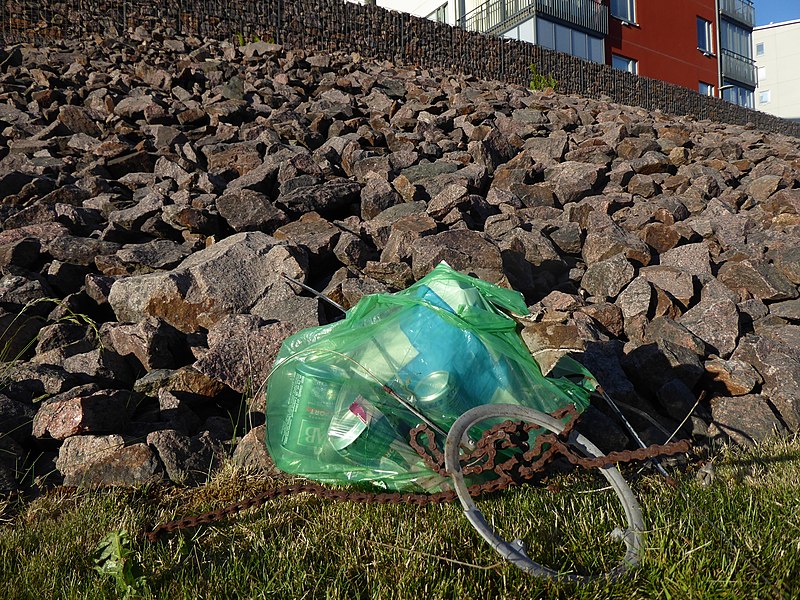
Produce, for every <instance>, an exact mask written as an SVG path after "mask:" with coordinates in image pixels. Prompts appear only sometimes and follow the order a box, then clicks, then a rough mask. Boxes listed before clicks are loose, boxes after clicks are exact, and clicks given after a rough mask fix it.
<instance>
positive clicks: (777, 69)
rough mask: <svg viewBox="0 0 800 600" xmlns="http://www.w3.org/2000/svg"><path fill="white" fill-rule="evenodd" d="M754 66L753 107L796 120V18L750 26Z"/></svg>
mask: <svg viewBox="0 0 800 600" xmlns="http://www.w3.org/2000/svg"><path fill="white" fill-rule="evenodd" d="M753 46H754V47H755V60H756V66H757V67H758V87H757V88H756V108H757V109H758V110H761V111H764V112H767V113H770V114H773V115H776V116H779V117H783V118H785V119H792V120H793V121H800V19H798V20H795V21H786V22H784V23H770V24H769V25H762V26H761V27H756V28H755V29H754V30H753Z"/></svg>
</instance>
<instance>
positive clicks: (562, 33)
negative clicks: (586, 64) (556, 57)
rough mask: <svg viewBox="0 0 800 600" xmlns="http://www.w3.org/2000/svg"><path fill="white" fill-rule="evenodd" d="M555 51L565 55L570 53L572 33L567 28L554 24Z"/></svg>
mask: <svg viewBox="0 0 800 600" xmlns="http://www.w3.org/2000/svg"><path fill="white" fill-rule="evenodd" d="M556 50H557V51H559V52H565V53H567V54H570V53H571V50H572V33H571V32H570V29H569V27H564V26H563V25H558V24H556Z"/></svg>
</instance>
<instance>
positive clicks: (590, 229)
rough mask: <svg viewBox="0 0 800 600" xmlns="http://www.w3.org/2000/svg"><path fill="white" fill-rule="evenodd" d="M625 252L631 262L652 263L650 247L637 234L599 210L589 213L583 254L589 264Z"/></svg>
mask: <svg viewBox="0 0 800 600" xmlns="http://www.w3.org/2000/svg"><path fill="white" fill-rule="evenodd" d="M620 253H622V254H624V255H625V257H626V258H627V259H628V260H630V261H631V262H635V263H638V264H639V265H648V264H650V260H651V258H652V257H651V254H650V248H649V247H648V246H647V244H645V243H644V242H643V241H642V240H640V239H639V238H638V237H637V236H635V235H633V234H631V233H628V232H627V231H625V230H624V229H622V228H621V227H620V226H619V225H617V224H616V223H615V222H614V221H613V220H612V219H611V217H609V216H608V215H606V214H603V213H601V212H599V211H597V210H593V211H591V212H590V213H589V218H588V222H587V232H586V240H585V241H584V244H583V248H582V251H581V255H582V256H583V260H584V261H585V262H586V264H587V265H589V266H591V265H593V264H594V263H596V262H600V261H601V260H605V259H607V258H611V257H612V256H615V255H617V254H620Z"/></svg>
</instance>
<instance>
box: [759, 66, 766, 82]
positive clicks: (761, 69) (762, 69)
mask: <svg viewBox="0 0 800 600" xmlns="http://www.w3.org/2000/svg"><path fill="white" fill-rule="evenodd" d="M766 78H767V67H758V82H759V83H761V82H762V81H764V80H765V79H766Z"/></svg>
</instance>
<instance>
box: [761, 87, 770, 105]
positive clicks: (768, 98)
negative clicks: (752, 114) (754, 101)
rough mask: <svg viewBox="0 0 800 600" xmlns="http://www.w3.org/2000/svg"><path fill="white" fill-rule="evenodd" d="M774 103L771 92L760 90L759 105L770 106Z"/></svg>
mask: <svg viewBox="0 0 800 600" xmlns="http://www.w3.org/2000/svg"><path fill="white" fill-rule="evenodd" d="M764 94H766V98H767V99H766V100H764ZM770 102H772V92H771V90H759V91H758V104H759V106H761V105H762V104H769V103H770Z"/></svg>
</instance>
